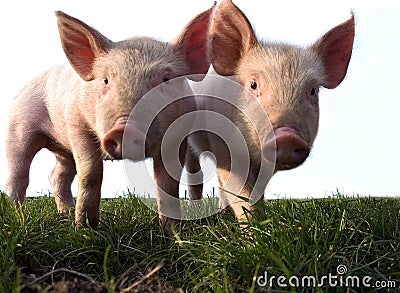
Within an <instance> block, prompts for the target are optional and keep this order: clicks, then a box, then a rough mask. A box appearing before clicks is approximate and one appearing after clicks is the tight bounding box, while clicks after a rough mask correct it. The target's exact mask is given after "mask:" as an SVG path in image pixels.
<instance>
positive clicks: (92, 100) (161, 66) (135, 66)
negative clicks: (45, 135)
mask: <svg viewBox="0 0 400 293" xmlns="http://www.w3.org/2000/svg"><path fill="white" fill-rule="evenodd" d="M214 6H215V5H214ZM213 12H214V7H212V8H210V9H209V10H207V11H204V12H203V13H201V14H199V15H197V16H196V17H195V18H194V19H192V20H191V21H190V22H189V23H188V25H187V26H186V27H185V28H184V29H183V31H182V32H181V33H180V34H179V35H178V36H177V38H176V39H175V40H173V41H171V42H161V41H158V40H155V39H152V38H148V37H134V38H131V39H127V40H124V41H120V42H113V41H110V40H109V39H108V38H106V37H105V36H103V35H102V34H101V33H100V32H98V31H97V30H95V29H93V28H91V27H90V26H88V25H87V24H85V23H83V22H82V21H80V20H78V19H76V18H73V17H71V16H69V15H67V14H65V13H63V12H56V15H57V19H58V28H59V33H60V38H61V43H62V46H63V49H64V52H65V54H66V56H67V58H68V60H69V62H70V64H71V65H72V67H73V69H74V70H75V71H76V73H77V74H78V75H79V76H80V77H81V79H82V80H84V81H85V82H86V84H85V86H84V90H83V91H82V97H80V103H81V105H80V107H81V108H82V109H83V110H82V109H81V111H80V112H81V115H83V116H85V119H84V120H85V121H87V123H88V125H85V127H89V128H90V129H91V130H92V132H93V133H95V136H96V137H97V138H98V140H99V142H100V146H101V148H102V150H103V151H104V154H105V157H106V158H110V159H122V158H125V157H126V158H130V159H132V160H135V161H138V160H142V159H144V156H151V153H152V152H154V151H156V149H157V147H158V146H159V140H160V139H161V137H162V134H163V132H164V131H165V129H166V128H168V126H169V124H170V123H171V121H173V120H174V119H176V118H177V117H179V116H181V115H182V114H184V113H185V112H187V111H191V110H193V109H192V108H194V107H195V103H194V102H192V103H186V104H183V103H172V105H171V106H169V108H168V109H167V110H165V111H161V112H160V113H158V114H157V115H156V116H155V118H154V120H155V121H154V123H152V125H153V126H154V127H152V128H151V129H146V127H144V126H143V125H142V121H140V120H136V121H132V120H131V119H130V118H129V117H130V113H131V112H132V110H133V108H134V107H135V106H136V105H137V103H138V102H139V101H140V100H141V99H142V97H143V96H144V95H146V93H148V92H149V91H151V90H152V89H153V88H154V87H157V86H158V85H165V87H167V86H168V83H169V81H170V80H172V79H174V78H177V77H182V76H186V75H190V74H205V73H206V72H207V71H208V68H209V66H210V58H209V26H210V23H211V18H212V15H213ZM180 80H181V83H182V84H181V85H180V87H181V88H182V89H187V88H188V87H187V86H186V85H185V83H186V82H187V81H185V79H183V78H182V79H180ZM178 87H179V86H178ZM164 92H165V93H171V92H176V90H175V91H167V90H165V91H164ZM185 93H186V92H185ZM186 94H187V93H186ZM172 108H173V109H172ZM149 111H150V110H149ZM143 115H146V113H143ZM166 115H167V116H168V117H166ZM124 134H125V135H126V136H129V139H128V140H126V142H125V143H124V144H123V137H124ZM144 145H145V149H146V150H145V152H143V148H144ZM123 148H125V150H124V151H123Z"/></svg>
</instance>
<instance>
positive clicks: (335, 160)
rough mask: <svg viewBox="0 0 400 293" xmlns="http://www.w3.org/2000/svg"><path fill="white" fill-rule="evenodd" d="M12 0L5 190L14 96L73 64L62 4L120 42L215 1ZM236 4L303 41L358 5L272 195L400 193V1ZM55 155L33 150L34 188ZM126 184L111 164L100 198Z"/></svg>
mask: <svg viewBox="0 0 400 293" xmlns="http://www.w3.org/2000/svg"><path fill="white" fill-rule="evenodd" d="M6 3H7V4H2V7H1V10H0V68H1V70H0V84H1V101H2V105H3V106H1V107H0V142H1V143H0V190H4V186H5V182H6V177H7V163H6V160H5V154H4V140H5V132H6V125H7V117H8V112H9V106H10V103H11V101H12V98H13V97H14V96H15V95H16V93H17V92H18V90H19V89H20V88H21V87H22V86H23V85H24V84H25V83H26V82H28V81H29V80H31V79H32V78H33V77H34V76H35V75H37V74H38V73H40V72H42V71H44V70H46V69H48V68H49V67H51V66H53V65H55V64H58V63H64V62H67V61H66V58H65V57H64V53H63V51H62V48H61V45H60V41H59V37H58V31H57V27H56V18H55V16H54V13H53V11H55V10H63V11H64V12H66V13H68V14H70V15H72V16H74V17H77V18H79V19H81V20H83V21H84V22H86V23H88V24H89V25H91V26H93V27H95V28H96V29H98V30H99V31H100V32H102V33H103V34H104V35H105V36H107V37H108V38H110V39H112V40H114V41H118V40H122V39H125V38H128V37H130V36H134V35H146V36H153V37H155V38H157V39H159V40H163V41H168V40H171V39H172V38H174V37H175V36H176V35H177V34H178V33H179V32H180V30H181V29H182V28H183V27H184V26H185V25H186V23H187V22H188V21H189V20H190V19H191V18H192V17H194V16H195V15H197V14H198V13H200V12H202V11H204V10H206V9H208V8H209V7H211V6H212V4H213V1H208V0H207V1H206V0H202V1H199V0H187V1H178V0H172V1H154V0H146V1H117V0H116V1H71V0H69V1H64V0H61V1H60V0H56V1H54V0H46V1H8V2H6ZM235 4H237V5H238V6H239V8H241V10H242V11H243V12H244V13H245V14H246V15H247V17H248V18H249V19H250V21H251V23H252V25H253V27H254V28H255V31H256V34H257V35H258V36H259V37H260V38H263V39H270V40H278V41H285V42H289V43H294V44H297V45H302V46H304V45H309V44H312V43H313V42H314V41H316V40H317V39H318V38H319V37H320V36H321V35H322V34H323V33H325V32H326V31H328V30H329V29H330V28H332V27H334V26H335V25H337V24H339V23H341V22H343V21H344V20H346V19H347V18H348V17H349V11H350V10H351V9H352V10H353V11H354V13H355V16H356V39H355V45H354V51H353V56H352V60H351V63H350V67H349V71H348V75H347V78H346V79H345V81H344V82H343V83H342V84H341V85H340V86H339V87H338V88H337V89H334V90H322V92H321V94H320V107H321V120H320V130H319V134H318V137H317V140H316V142H315V145H314V148H313V151H312V153H311V156H310V158H309V159H308V160H307V161H306V163H305V164H304V165H303V166H301V167H299V168H297V169H295V170H291V171H285V172H281V173H278V174H277V175H275V177H274V178H273V179H272V181H271V182H270V184H269V187H268V188H267V191H266V194H267V197H269V198H276V197H321V196H331V195H332V193H335V191H336V190H339V191H340V192H343V193H345V194H348V195H362V196H368V195H374V196H398V195H400V191H399V185H400V183H399V176H398V174H399V171H398V166H399V165H400V164H399V163H400V156H399V150H400V134H399V129H398V127H399V126H400V115H399V114H398V112H399V109H400V102H399V99H400V95H399V93H398V89H397V86H398V85H399V82H400V75H399V73H398V72H399V65H400V62H399V54H400V20H399V19H400V2H398V1H395V0H392V1H390V0H387V1H368V0H367V1H355V0H354V1H336V0H335V1H333V0H330V1H317V0H316V1H310V0H304V1H266V0H257V1H256V0H253V1H246V0H236V1H235ZM54 162H55V160H54V158H53V156H52V154H51V153H49V152H48V151H46V150H44V151H41V152H40V153H39V154H38V155H37V156H36V157H35V159H34V162H33V164H32V167H31V176H30V180H31V182H30V186H29V188H28V192H27V194H28V195H30V196H33V195H38V194H40V193H42V192H44V193H47V192H48V190H50V184H49V181H48V174H49V173H50V171H51V170H52V168H53V165H54ZM138 178H139V179H140V174H138ZM130 188H131V189H132V188H133V187H130ZM127 189H128V183H127V181H126V178H125V174H124V169H123V164H122V163H121V162H119V163H118V162H113V163H111V162H107V163H106V164H105V175H104V182H103V197H110V196H116V195H120V194H122V193H123V192H125V191H127ZM74 192H76V182H75V183H74Z"/></svg>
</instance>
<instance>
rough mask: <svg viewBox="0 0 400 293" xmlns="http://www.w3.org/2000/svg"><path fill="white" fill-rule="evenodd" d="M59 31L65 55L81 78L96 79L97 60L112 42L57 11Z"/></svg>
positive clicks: (78, 21) (77, 20)
mask: <svg viewBox="0 0 400 293" xmlns="http://www.w3.org/2000/svg"><path fill="white" fill-rule="evenodd" d="M56 16H57V24H58V30H59V33H60V38H61V44H62V46H63V49H64V52H65V55H66V56H67V58H68V60H69V62H70V63H71V65H72V67H73V68H74V69H75V71H76V72H77V73H78V74H79V76H80V77H81V78H82V79H83V80H85V81H90V80H93V79H94V74H93V64H94V61H95V59H96V58H97V57H98V56H99V55H101V54H103V53H105V52H107V50H108V48H109V47H110V46H111V43H112V42H111V41H110V40H109V39H107V38H106V37H104V36H103V35H102V34H100V33H99V32H98V31H96V30H95V29H93V28H91V27H90V26H88V25H87V24H85V23H84V22H82V21H80V20H79V19H76V18H73V17H71V16H69V15H67V14H65V13H63V12H61V11H56Z"/></svg>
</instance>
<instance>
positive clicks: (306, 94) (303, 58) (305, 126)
mask: <svg viewBox="0 0 400 293" xmlns="http://www.w3.org/2000/svg"><path fill="white" fill-rule="evenodd" d="M211 39H212V54H211V56H212V57H211V58H212V65H213V67H214V70H215V71H216V73H218V74H219V75H221V76H228V77H230V79H231V80H232V81H230V82H228V81H223V80H222V79H221V78H220V77H214V78H210V77H209V76H208V77H207V78H208V81H207V80H205V81H204V82H208V83H209V84H208V88H209V89H208V90H202V93H205V95H206V96H208V98H203V99H201V100H200V102H199V104H200V105H201V107H203V109H206V110H208V111H209V112H215V113H219V114H221V116H223V117H226V118H228V119H229V120H230V121H232V124H233V125H234V126H235V127H234V128H237V129H239V130H240V131H241V133H242V136H243V138H244V141H245V143H243V144H244V146H246V147H247V150H246V151H245V155H246V157H244V154H243V152H239V154H240V156H242V157H243V158H242V159H241V158H240V156H238V155H236V156H233V155H231V154H232V153H233V151H232V149H235V148H237V147H236V145H233V147H232V148H231V146H230V145H229V143H227V141H228V139H226V138H223V135H225V136H226V133H227V129H226V128H225V127H224V128H221V129H219V130H217V131H215V130H214V131H213V132H210V131H204V132H202V133H197V135H193V136H191V137H190V139H189V144H190V148H189V156H188V158H189V159H187V160H186V165H187V169H188V171H189V173H192V174H193V173H195V174H199V172H200V166H199V164H198V163H197V160H196V159H194V158H197V157H198V156H199V154H200V153H202V152H204V151H211V152H212V153H213V154H214V156H215V158H216V162H217V167H218V173H219V182H220V186H221V199H222V207H224V206H227V205H228V204H230V206H231V207H232V208H233V210H234V212H235V214H236V217H237V218H238V219H239V220H240V221H244V220H246V219H247V218H246V217H247V215H246V211H250V210H254V206H253V205H252V204H254V203H256V202H260V203H262V198H263V193H264V190H265V187H266V185H267V183H268V181H269V179H270V178H271V177H272V175H273V174H274V173H275V172H278V171H280V170H289V169H293V168H296V167H297V166H299V165H301V164H302V163H303V162H304V161H305V160H306V159H307V157H308V156H309V153H310V150H311V147H312V145H313V142H314V140H315V137H316V135H317V130H318V120H319V105H318V102H319V98H318V94H319V89H320V88H321V87H325V88H328V89H333V88H335V87H337V86H338V85H339V84H340V83H341V82H342V80H343V79H344V77H345V75H346V72H347V68H348V65H349V61H350V58H351V53H352V47H353V40H354V16H353V14H351V17H350V19H348V20H347V21H345V22H343V23H342V24H339V25H338V26H336V27H334V28H333V29H331V30H330V31H328V32H327V33H326V34H325V35H323V36H322V37H321V38H320V39H319V40H317V41H316V42H315V43H314V44H312V45H311V46H308V47H305V48H301V47H297V46H293V45H288V44H285V43H275V42H264V41H260V40H258V39H257V37H256V35H255V33H254V31H253V28H252V26H251V24H250V22H249V20H248V19H247V18H246V16H245V15H244V14H243V13H242V11H240V9H239V8H238V7H237V6H235V5H234V4H233V3H232V1H231V0H223V1H222V2H221V4H220V5H219V7H218V9H217V11H216V13H215V17H214V20H213V24H212V28H211ZM234 81H236V82H238V83H239V84H240V85H241V86H242V90H239V89H233V88H237V85H235V83H234ZM216 88H223V89H224V90H223V91H222V90H221V92H220V93H219V94H223V95H224V94H225V97H224V99H215V98H211V97H212V96H214V97H215V96H218V93H215V89H216ZM227 91H231V93H230V96H229V97H227V96H226V93H225V92H227ZM255 104H258V105H259V106H258V107H259V108H260V109H262V110H263V111H261V112H260V111H259V110H260V109H257V105H255ZM263 113H265V114H266V115H264V114H263ZM205 120H208V121H210V120H211V119H209V118H208V119H205ZM221 121H222V119H221ZM204 123H207V121H205V122H204ZM230 133H233V131H231V132H230ZM230 135H233V134H230ZM221 137H222V138H221ZM237 160H239V166H242V167H241V168H240V167H239V168H236V170H233V165H234V163H235V161H237ZM263 166H266V167H263ZM241 169H246V170H241ZM239 173H240V174H239ZM200 175H201V173H200ZM238 182H241V183H240V184H239V185H238ZM201 191H202V185H201V184H197V185H194V186H192V187H191V190H190V196H191V198H192V199H200V198H201ZM261 210H262V209H261ZM261 214H262V213H261Z"/></svg>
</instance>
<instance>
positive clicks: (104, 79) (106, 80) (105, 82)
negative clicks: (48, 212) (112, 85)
mask: <svg viewBox="0 0 400 293" xmlns="http://www.w3.org/2000/svg"><path fill="white" fill-rule="evenodd" d="M103 82H104V84H105V85H107V84H108V78H107V77H104V78H103Z"/></svg>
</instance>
